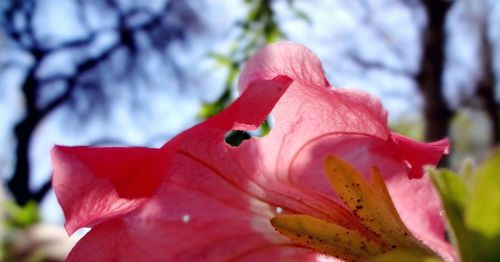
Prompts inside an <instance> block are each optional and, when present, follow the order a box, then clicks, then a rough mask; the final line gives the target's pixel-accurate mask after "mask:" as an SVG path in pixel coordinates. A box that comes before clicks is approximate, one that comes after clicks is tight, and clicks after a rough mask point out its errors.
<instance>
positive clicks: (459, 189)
mask: <svg viewBox="0 0 500 262" xmlns="http://www.w3.org/2000/svg"><path fill="white" fill-rule="evenodd" d="M429 173H430V175H431V179H432V182H433V183H434V186H435V187H436V189H437V190H438V193H439V195H440V197H441V202H442V203H443V207H444V210H445V212H446V216H447V218H448V222H449V224H450V226H451V230H450V231H451V232H450V233H451V237H452V239H453V242H454V244H455V245H456V246H457V247H458V249H459V252H460V257H461V258H462V260H463V261H470V259H472V258H473V257H474V254H473V253H474V252H473V250H470V249H471V247H472V245H471V243H470V238H469V232H468V230H467V228H466V226H465V224H464V210H465V205H466V201H467V198H468V190H467V186H466V184H465V182H464V181H463V180H462V178H461V177H460V176H458V175H457V174H455V173H454V172H453V171H451V170H447V169H442V170H439V171H438V170H429Z"/></svg>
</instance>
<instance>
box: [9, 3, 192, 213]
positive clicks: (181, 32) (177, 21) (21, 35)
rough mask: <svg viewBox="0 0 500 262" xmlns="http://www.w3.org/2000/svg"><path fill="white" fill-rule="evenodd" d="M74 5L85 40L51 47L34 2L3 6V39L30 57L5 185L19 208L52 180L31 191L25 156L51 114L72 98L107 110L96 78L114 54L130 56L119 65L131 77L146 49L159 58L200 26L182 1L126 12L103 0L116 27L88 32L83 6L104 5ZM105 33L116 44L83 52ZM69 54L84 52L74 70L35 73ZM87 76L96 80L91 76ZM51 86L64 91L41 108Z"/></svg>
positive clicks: (39, 194)
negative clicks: (12, 163)
mask: <svg viewBox="0 0 500 262" xmlns="http://www.w3.org/2000/svg"><path fill="white" fill-rule="evenodd" d="M75 3H76V4H77V5H78V12H77V14H78V18H79V21H80V23H81V26H82V27H83V28H84V29H85V30H90V31H88V34H87V35H86V36H84V37H78V38H74V39H70V40H68V41H64V42H61V43H58V44H56V45H49V44H47V43H45V42H44V41H43V40H41V39H39V34H38V32H37V29H38V28H39V26H40V25H38V27H37V25H36V24H35V21H34V16H35V13H36V12H40V11H39V10H38V9H37V8H38V6H39V4H40V3H39V2H38V1H35V0H11V1H8V2H7V3H5V5H6V7H5V9H3V12H2V17H3V19H2V28H3V30H4V32H5V33H6V36H7V39H8V40H9V41H11V42H12V43H13V44H14V45H15V46H16V47H17V48H19V49H20V50H21V51H23V52H24V53H26V54H28V55H29V56H30V57H31V59H32V63H31V64H30V65H29V66H27V68H26V69H25V77H24V80H23V82H22V84H21V87H20V88H21V90H22V95H23V98H24V101H25V115H24V118H22V119H21V120H20V121H19V122H18V123H17V125H16V126H15V128H14V134H15V137H16V139H17V146H16V152H15V154H16V163H15V168H14V174H13V175H12V177H11V179H10V180H9V181H8V187H9V189H10V191H11V193H12V194H13V196H14V197H15V199H16V201H17V202H18V203H19V204H21V205H23V204H26V203H27V202H28V201H29V200H32V199H33V200H36V201H38V202H39V201H40V200H41V199H43V197H44V196H45V195H46V193H47V192H48V191H49V190H50V181H47V182H45V183H44V184H43V185H42V186H41V187H40V188H39V189H38V190H35V191H34V192H32V191H31V190H30V188H29V180H30V173H31V166H30V162H29V152H30V146H31V145H32V142H33V141H32V139H33V134H34V132H35V130H36V128H37V127H38V126H39V124H40V123H41V122H42V121H43V120H44V119H45V118H46V117H47V116H48V115H49V114H51V113H52V112H53V111H54V110H56V109H58V108H61V107H62V106H64V105H68V106H71V103H69V102H71V101H72V100H75V99H89V100H90V101H92V103H94V104H97V105H100V106H105V105H106V103H107V101H108V100H109V99H112V98H110V97H106V95H105V93H104V92H103V91H102V89H103V87H104V85H105V84H104V83H103V81H104V79H102V80H101V79H100V77H105V76H106V75H107V74H102V73H100V70H101V69H102V68H103V67H107V68H110V67H112V66H113V64H111V62H110V61H111V59H112V58H113V56H115V54H117V53H118V52H121V51H125V52H126V54H128V61H122V63H123V64H122V65H120V66H123V65H126V66H125V70H126V71H124V72H123V73H122V74H121V75H122V76H123V77H129V78H130V77H133V75H134V74H137V73H140V72H141V70H139V69H140V65H139V64H140V62H141V61H140V60H139V56H140V54H141V52H144V51H149V50H148V48H149V49H153V50H154V51H156V52H158V53H159V54H165V53H166V52H165V50H166V49H167V48H168V47H169V44H170V43H171V42H173V41H177V40H183V39H185V34H186V31H185V29H186V28H189V27H192V28H197V27H198V26H199V20H198V19H197V17H196V15H195V14H194V12H193V11H192V10H191V9H190V7H189V5H188V4H187V3H185V2H183V1H165V3H164V5H163V7H162V8H161V9H160V10H157V11H152V10H149V9H148V8H145V7H142V6H140V5H138V6H136V7H133V8H128V9H126V8H123V7H122V6H121V4H120V3H119V2H118V1H115V0H106V1H105V2H104V4H105V8H104V9H103V10H101V11H103V12H108V15H110V16H117V17H118V22H117V23H116V27H114V28H97V29H91V28H90V26H89V23H88V21H87V15H86V13H85V12H86V10H87V9H86V7H88V6H89V5H101V4H103V2H102V1H82V0H76V2H75ZM106 8H107V9H106ZM138 16H142V19H137V17H138ZM19 21H24V23H19ZM108 32H113V33H116V34H117V35H118V39H117V40H116V41H115V42H114V43H112V44H110V45H109V46H107V47H106V48H104V49H102V50H101V51H100V52H98V54H97V55H89V54H88V52H87V53H86V52H85V51H84V50H86V49H89V48H91V47H92V46H95V42H96V40H97V38H98V37H99V36H100V35H102V34H104V33H108ZM143 36H147V39H149V43H148V44H147V45H145V46H141V45H143V44H141V43H142V42H141V41H140V39H139V37H143ZM68 50H72V51H75V50H82V52H81V54H79V55H80V57H78V59H75V60H76V62H75V64H73V65H70V66H73V68H74V70H73V71H72V73H70V74H65V73H57V74H52V75H49V76H40V73H39V72H40V71H41V70H43V69H44V67H45V64H44V62H45V61H46V60H47V59H48V58H49V57H50V56H52V55H54V54H56V53H59V52H63V51H68ZM165 58H166V60H165V61H167V62H170V63H171V65H172V66H174V63H173V62H172V61H170V59H169V58H168V57H166V56H165ZM8 67H9V65H3V66H2V69H4V70H2V71H5V69H6V68H8ZM90 75H94V77H90V78H89V76H90ZM108 77H109V76H108ZM89 79H90V80H89ZM89 81H90V82H89ZM54 83H62V84H63V85H64V91H63V92H60V93H59V94H58V95H57V96H55V97H53V98H51V99H50V100H49V101H48V102H46V103H45V104H43V103H41V101H42V100H43V98H42V97H41V96H42V92H43V91H44V90H47V89H50V88H51V85H52V84H54ZM76 90H80V93H82V94H86V96H87V97H82V96H81V95H80V96H78V97H77V96H76V95H75V92H76ZM96 94H97V96H96ZM87 110H95V107H90V108H87ZM85 113H89V112H85Z"/></svg>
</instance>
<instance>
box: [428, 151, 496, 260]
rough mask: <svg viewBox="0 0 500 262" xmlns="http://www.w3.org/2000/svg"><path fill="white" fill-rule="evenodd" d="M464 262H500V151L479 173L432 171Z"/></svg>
mask: <svg viewBox="0 0 500 262" xmlns="http://www.w3.org/2000/svg"><path fill="white" fill-rule="evenodd" d="M430 173H431V178H432V180H433V182H434V185H435V186H436V188H437V190H438V192H439V195H440V197H441V200H442V202H443V206H444V209H445V211H446V216H447V218H448V221H449V225H450V228H449V229H450V233H451V236H452V239H453V242H454V244H455V246H456V247H457V249H458V253H459V255H460V258H461V261H463V262H472V261H491V262H493V261H500V151H499V150H497V151H496V152H495V153H494V154H493V156H492V157H491V158H489V159H488V160H487V161H485V162H484V163H483V164H482V165H481V166H480V167H479V168H478V170H477V171H473V169H472V168H471V167H470V165H469V166H466V167H465V168H463V171H462V172H461V173H460V174H456V173H454V172H453V171H450V170H447V169H440V170H431V171H430Z"/></svg>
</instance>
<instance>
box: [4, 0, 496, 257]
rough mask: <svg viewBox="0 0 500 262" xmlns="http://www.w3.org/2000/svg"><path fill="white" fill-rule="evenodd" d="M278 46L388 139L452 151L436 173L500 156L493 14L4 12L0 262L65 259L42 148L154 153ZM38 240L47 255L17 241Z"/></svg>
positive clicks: (236, 8) (163, 4)
mask: <svg viewBox="0 0 500 262" xmlns="http://www.w3.org/2000/svg"><path fill="white" fill-rule="evenodd" d="M283 40H288V41H293V42H297V43H300V44H303V45H305V46H307V47H309V48H310V49H312V50H313V52H315V53H316V54H317V55H318V56H319V58H320V60H321V61H322V62H323V66H324V68H325V72H326V75H327V78H328V80H329V82H330V83H331V84H332V85H333V86H336V87H339V88H344V87H349V88H356V89H362V90H365V91H367V92H369V93H372V94H373V95H376V96H378V97H380V99H381V100H382V102H383V104H384V106H385V107H386V108H387V110H388V111H389V122H390V126H391V128H393V129H394V130H395V131H397V132H400V133H403V134H405V135H407V136H410V137H413V138H415V139H419V140H426V141H432V140H437V139H441V138H443V137H446V136H447V137H449V138H450V139H451V142H452V151H451V154H450V155H449V157H448V158H446V159H444V160H443V161H442V163H441V165H443V166H448V167H451V168H453V169H459V168H460V166H461V165H462V163H463V162H464V160H465V161H472V162H479V161H481V160H482V159H483V158H484V157H485V156H486V155H487V154H488V153H489V152H490V151H491V150H492V148H494V147H495V146H496V145H497V144H498V143H500V115H499V113H500V112H499V105H500V104H499V103H500V91H499V89H500V1H497V0H350V1H344V0H245V1H244V0H185V1H184V0H175V1H174V0H170V1H169V0H150V1H138V0H1V1H0V145H1V147H0V178H1V181H2V182H3V188H2V192H0V193H1V194H2V197H1V198H2V200H1V201H2V203H3V204H2V205H1V207H2V208H1V210H0V212H2V220H3V222H2V226H1V227H0V239H3V240H2V248H1V249H0V250H1V251H0V259H1V258H2V257H3V259H4V260H6V261H22V260H24V261H44V260H51V261H57V260H60V259H61V257H64V255H65V252H67V250H69V248H70V247H71V243H74V242H72V241H74V240H67V238H66V236H65V234H64V232H62V227H61V225H62V223H63V222H64V218H63V216H62V212H61V211H60V208H59V207H58V205H57V201H56V199H55V196H54V194H53V192H52V191H51V187H50V178H51V166H50V157H49V151H50V149H51V147H52V146H53V145H54V144H64V145H94V146H110V145H114V146H138V145H140V146H151V147H158V146H161V145H162V144H163V143H164V142H165V141H167V140H168V139H170V138H171V137H173V136H174V135H176V134H177V133H179V132H181V131H182V130H184V129H186V128H188V127H190V126H192V125H193V124H195V123H197V122H199V121H202V120H203V119H206V118H207V117H210V116H211V115H213V114H215V113H216V112H218V111H220V110H221V109H222V108H224V107H225V106H227V105H228V104H229V103H230V102H231V101H232V100H233V99H234V98H235V97H236V96H237V91H236V88H235V85H236V82H237V79H238V75H239V72H240V70H241V68H242V66H243V64H244V62H245V61H246V59H247V58H248V57H249V56H250V55H251V54H252V53H253V52H254V51H255V50H256V49H258V48H259V47H260V46H262V45H264V44H266V43H269V42H275V41H283ZM266 128H267V127H266V126H264V127H263V129H266ZM271 128H272V127H271ZM37 230H38V231H37ZM44 230H45V231H44ZM40 232H42V233H40ZM54 232H55V233H54ZM44 234H45V235H44ZM39 235H41V236H42V237H46V238H47V239H49V240H50V241H48V240H47V241H45V242H43V243H51V246H50V247H49V246H47V245H48V244H40V243H39V242H34V243H32V244H30V243H31V242H29V241H27V240H26V239H30V240H33V241H35V240H36V237H38V236H39ZM23 237H24V238H23ZM42 239H44V238H42ZM45 240H46V239H45ZM28 242H29V243H28ZM19 243H23V245H20V244H19ZM50 248H52V249H53V250H52V249H50ZM51 252H53V253H51Z"/></svg>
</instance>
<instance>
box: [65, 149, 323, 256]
mask: <svg viewBox="0 0 500 262" xmlns="http://www.w3.org/2000/svg"><path fill="white" fill-rule="evenodd" d="M171 168H172V169H171V171H170V174H171V175H170V176H168V177H167V178H166V180H164V181H163V183H162V184H161V185H160V186H159V188H158V191H157V192H156V193H155V194H154V196H152V197H151V198H149V199H148V201H147V202H146V203H145V204H144V205H143V206H141V208H139V209H137V210H135V211H134V212H133V213H130V214H128V215H127V216H124V217H123V218H120V219H114V220H108V221H107V222H104V223H102V224H100V225H98V226H96V227H94V228H93V229H92V230H91V231H90V233H89V234H88V235H86V236H85V237H84V239H83V240H82V241H80V242H79V243H78V245H77V246H76V247H75V249H74V250H73V251H72V253H71V255H70V257H69V258H68V261H81V260H85V261H137V260H141V261H226V260H235V261H246V260H247V261H250V260H252V259H255V260H257V261H271V260H272V261H275V260H282V259H285V260H286V259H297V258H298V259H300V258H307V257H310V256H314V255H313V254H311V251H310V250H305V249H302V248H296V247H293V246H290V243H289V241H288V240H287V239H285V238H284V237H281V236H280V235H279V234H276V233H275V231H274V229H273V228H272V226H271V224H270V222H269V219H270V218H271V217H272V216H273V215H274V213H273V212H274V208H273V207H271V206H269V205H268V204H266V203H263V202H261V201H259V200H257V199H255V198H254V197H252V196H251V195H249V194H247V193H245V192H244V191H241V190H240V189H238V188H237V187H235V186H234V185H232V184H231V183H230V182H228V181H227V180H226V179H225V178H224V177H223V176H222V175H221V174H220V173H219V172H218V170H215V169H213V168H212V167H209V166H207V165H206V163H202V162H200V161H198V160H194V159H193V158H192V157H190V156H187V155H181V154H179V155H177V156H176V157H175V159H174V161H173V163H172V167H171ZM242 182H244V181H242ZM255 260H254V261H255Z"/></svg>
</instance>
